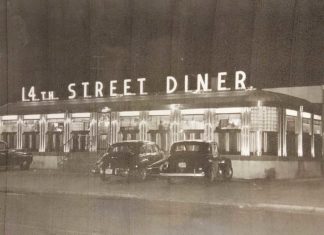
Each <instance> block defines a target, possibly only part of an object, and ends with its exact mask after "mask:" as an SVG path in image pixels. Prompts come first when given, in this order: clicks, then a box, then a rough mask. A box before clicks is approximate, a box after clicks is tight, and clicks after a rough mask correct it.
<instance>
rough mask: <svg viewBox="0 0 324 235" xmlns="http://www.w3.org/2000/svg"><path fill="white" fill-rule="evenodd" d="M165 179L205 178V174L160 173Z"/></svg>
mask: <svg viewBox="0 0 324 235" xmlns="http://www.w3.org/2000/svg"><path fill="white" fill-rule="evenodd" d="M160 176H164V177H204V176H205V173H204V172H201V173H160Z"/></svg>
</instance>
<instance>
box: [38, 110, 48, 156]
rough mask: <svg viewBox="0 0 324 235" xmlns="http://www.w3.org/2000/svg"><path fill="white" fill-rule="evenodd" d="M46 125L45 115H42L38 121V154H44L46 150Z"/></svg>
mask: <svg viewBox="0 0 324 235" xmlns="http://www.w3.org/2000/svg"><path fill="white" fill-rule="evenodd" d="M46 123H47V122H46V117H45V114H42V115H41V116H40V120H39V149H38V151H39V152H45V149H46Z"/></svg>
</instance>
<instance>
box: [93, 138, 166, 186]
mask: <svg viewBox="0 0 324 235" xmlns="http://www.w3.org/2000/svg"><path fill="white" fill-rule="evenodd" d="M163 160H164V153H163V151H161V150H160V148H159V146H158V145H157V144H155V143H154V142H149V141H125V142H119V143H115V144H112V145H111V146H110V147H109V149H108V151H107V153H105V154H104V155H103V157H102V158H101V159H100V160H99V162H98V163H97V164H98V168H99V170H100V175H101V178H102V179H104V180H105V179H107V178H109V177H112V176H125V177H135V178H137V179H140V180H145V179H146V177H147V175H149V174H158V173H159V166H160V163H161V162H162V161H163Z"/></svg>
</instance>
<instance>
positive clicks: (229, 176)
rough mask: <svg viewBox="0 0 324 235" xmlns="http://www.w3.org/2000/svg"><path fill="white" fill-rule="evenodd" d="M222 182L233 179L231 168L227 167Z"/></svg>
mask: <svg viewBox="0 0 324 235" xmlns="http://www.w3.org/2000/svg"><path fill="white" fill-rule="evenodd" d="M223 177H224V180H231V179H232V177H233V168H232V167H227V168H226V170H225V172H224V175H223Z"/></svg>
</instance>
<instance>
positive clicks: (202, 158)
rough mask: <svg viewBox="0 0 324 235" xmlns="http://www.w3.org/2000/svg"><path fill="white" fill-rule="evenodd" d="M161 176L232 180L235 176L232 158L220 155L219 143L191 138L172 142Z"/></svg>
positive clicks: (211, 180)
mask: <svg viewBox="0 0 324 235" xmlns="http://www.w3.org/2000/svg"><path fill="white" fill-rule="evenodd" d="M161 176H167V177H205V178H206V179H208V181H210V182H213V181H214V180H215V179H223V180H230V179H231V178H232V176H233V168H232V162H231V160H230V159H228V158H225V157H220V154H219V151H218V146H217V143H215V142H207V141H199V140H190V141H180V142H176V143H174V144H172V146H171V149H170V157H169V158H168V159H167V160H166V161H165V162H164V163H163V164H162V166H161Z"/></svg>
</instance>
